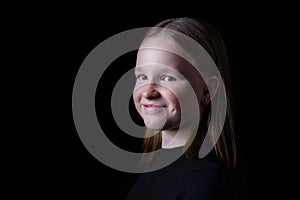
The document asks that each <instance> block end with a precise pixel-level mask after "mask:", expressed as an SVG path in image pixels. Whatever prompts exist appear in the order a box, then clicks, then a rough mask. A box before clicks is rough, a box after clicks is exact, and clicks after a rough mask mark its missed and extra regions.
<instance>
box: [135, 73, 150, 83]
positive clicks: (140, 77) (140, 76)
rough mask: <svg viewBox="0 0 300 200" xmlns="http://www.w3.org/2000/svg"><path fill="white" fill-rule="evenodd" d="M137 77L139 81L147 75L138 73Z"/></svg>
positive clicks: (145, 78) (143, 79)
mask: <svg viewBox="0 0 300 200" xmlns="http://www.w3.org/2000/svg"><path fill="white" fill-rule="evenodd" d="M137 78H138V79H139V80H141V81H145V80H147V79H148V77H147V76H146V75H144V74H141V75H138V76H137Z"/></svg>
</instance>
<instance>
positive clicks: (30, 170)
mask: <svg viewBox="0 0 300 200" xmlns="http://www.w3.org/2000/svg"><path fill="white" fill-rule="evenodd" d="M274 6H275V5H270V6H269V5H266V6H262V5H260V4H259V3H252V4H251V3H245V4H241V3H240V4H229V3H224V2H223V3H217V2H213V1H212V2H209V3H208V2H207V1H178V0H176V1H175V0H173V1H164V2H162V1H151V2H137V3H129V2H123V3H119V2H110V3H99V4H98V5H89V4H88V3H85V4H83V3H72V4H59V3H52V4H50V3H49V4H41V5H36V4H26V5H25V4H24V5H18V6H14V5H13V6H11V8H12V9H11V10H12V12H10V14H9V15H7V16H6V18H9V19H10V21H9V22H8V23H7V25H8V28H7V29H6V30H13V31H12V34H11V35H10V36H12V37H13V39H12V40H9V42H12V41H14V42H15V43H11V45H10V51H9V52H12V53H14V52H16V50H17V51H18V52H19V53H21V56H19V57H18V58H17V59H16V58H15V57H14V59H11V60H10V62H15V61H16V60H17V61H21V62H24V61H28V63H29V64H28V66H26V67H25V66H24V64H23V65H18V66H19V67H20V68H21V72H23V71H25V70H24V69H26V72H27V73H28V72H29V75H30V76H26V77H25V76H24V74H22V73H19V74H21V76H22V75H23V77H22V78H24V77H25V79H26V80H25V81H24V82H22V83H21V84H19V85H18V90H17V91H18V93H17V94H18V98H17V99H18V100H19V101H20V100H21V101H22V102H24V103H26V104H25V105H24V106H22V107H24V108H25V109H26V112H19V113H20V114H19V116H18V117H19V118H20V119H21V120H22V121H24V122H25V123H24V124H25V125H24V126H21V125H18V126H19V127H16V128H21V129H24V128H26V127H27V126H28V125H32V127H33V128H30V129H29V131H25V133H27V132H28V133H37V135H36V134H32V135H34V136H33V138H32V137H31V134H21V135H22V136H21V137H22V138H23V137H24V138H26V139H28V138H30V139H29V140H30V142H27V143H25V142H23V140H22V139H20V140H18V141H20V147H21V146H22V147H23V146H25V148H22V149H21V156H17V157H16V156H12V157H10V160H16V161H17V164H16V165H14V166H16V167H17V168H16V169H14V171H13V173H12V174H11V175H12V176H13V177H14V178H10V180H9V181H11V182H9V183H10V184H8V185H9V186H13V187H12V188H14V187H15V188H18V191H21V192H20V193H22V194H28V195H33V196H38V197H39V196H40V195H42V196H47V197H48V196H52V197H67V198H68V197H70V198H73V197H83V198H88V197H91V196H93V198H96V199H123V198H124V196H125V195H126V192H127V191H128V190H129V188H130V187H131V184H132V183H133V181H134V180H135V178H136V175H135V174H129V173H124V172H119V171H116V170H114V169H111V168H109V167H107V166H105V165H104V164H102V163H100V162H99V161H98V160H97V159H95V158H94V157H93V156H92V155H91V154H90V153H89V152H88V151H87V150H86V148H85V147H84V145H83V144H82V142H81V140H80V138H79V136H78V134H77V131H76V128H75V125H74V122H73V116H72V105H71V104H72V90H73V84H74V80H75V77H76V74H77V71H78V69H79V67H80V65H81V64H82V62H83V60H84V59H85V57H86V56H87V55H88V54H89V52H90V51H91V50H92V49H93V48H95V47H96V46H97V45H98V44H99V43H101V42H102V41H103V40H105V39H107V38H108V37H110V36H112V35H114V34H117V33H119V32H121V31H125V30H128V29H132V28H137V27H145V26H153V25H154V24H156V23H157V22H159V21H161V20H163V19H166V18H171V17H181V16H188V17H198V18H201V19H205V20H207V21H209V22H210V23H211V24H212V25H214V26H215V27H216V28H217V29H218V30H219V32H220V33H221V34H222V36H223V38H224V39H225V43H226V45H227V47H228V52H229V56H230V63H231V67H232V74H231V76H232V86H233V103H234V104H233V110H234V119H235V128H236V135H237V142H238V151H239V154H238V155H239V161H240V164H239V168H238V170H237V172H236V175H235V179H236V181H235V191H236V199H252V198H253V199H257V198H261V197H263V198H265V197H269V195H272V194H276V193H277V192H278V191H280V190H281V189H282V187H281V186H278V185H281V184H280V183H281V182H280V181H279V178H282V177H283V176H282V175H281V174H280V173H275V175H276V180H277V182H279V183H278V184H277V182H276V181H275V182H272V181H271V180H272V178H271V177H273V176H274V174H273V172H270V170H271V171H272V169H273V168H274V167H282V168H281V169H283V167H285V165H284V163H286V162H285V161H284V162H282V160H279V161H280V162H278V158H282V156H283V153H282V151H281V149H278V148H276V147H277V144H276V142H277V141H278V140H281V137H280V134H278V132H281V131H282V130H281V128H280V126H279V124H280V123H282V122H280V123H278V119H279V120H282V119H281V118H280V117H279V118H278V119H277V116H280V115H279V112H277V111H278V110H279V111H280V110H282V109H275V108H276V107H275V106H274V107H273V105H274V104H275V105H281V102H280V101H279V102H278V101H277V99H278V97H277V92H276V91H282V90H284V89H286V88H285V87H283V86H281V85H280V84H278V82H279V80H281V81H282V77H281V79H277V78H278V75H280V74H281V72H282V71H281V70H278V68H276V67H275V66H278V65H279V64H280V62H281V61H280V59H279V58H280V57H281V56H283V53H282V49H281V50H280V51H279V50H278V51H277V49H278V48H279V46H278V45H280V44H282V43H283V41H285V40H282V38H283V36H282V35H281V33H282V32H284V31H281V32H280V30H281V28H280V27H282V26H283V25H282V24H284V23H286V22H287V21H286V20H283V18H281V14H280V13H281V12H282V11H284V10H285V8H284V7H282V5H280V6H279V5H276V7H274ZM12 16H15V17H12ZM287 18H288V17H287ZM284 38H286V37H284ZM275 41H276V42H275ZM29 50H30V51H29ZM32 50H33V51H32ZM132 57H133V55H129V57H126V58H121V59H119V62H123V61H124V59H125V61H126V62H127V61H128V62H129V63H130V62H132ZM122 59H123V60H122ZM127 59H128V60H127ZM116 65H118V63H116ZM110 70H111V71H109V70H108V72H107V73H106V76H105V77H104V78H103V80H101V81H104V82H105V81H110V79H111V76H112V75H113V77H114V78H112V80H116V79H117V78H118V76H120V75H122V71H114V70H112V69H110ZM29 77H30V78H29ZM20 80H23V79H21V78H20ZM101 81H100V84H99V86H98V94H97V96H96V100H97V102H96V107H98V108H99V109H101V107H104V109H106V110H105V111H102V112H107V113H106V114H109V110H107V108H109V106H103V105H107V104H108V103H109V98H108V97H105V98H103V99H102V95H104V94H107V93H109V90H110V89H111V88H112V87H113V85H109V84H107V87H103V84H102V85H101ZM27 83H28V85H27ZM105 86H106V85H105ZM274 86H275V87H274ZM28 88H30V89H33V92H30V93H29V90H28ZM101 92H104V93H101ZM105 92H106V93H105ZM29 97H31V98H29ZM28 99H29V100H28ZM16 105H17V104H16ZM31 105H32V106H31ZM109 105H110V104H109ZM20 110H21V109H20ZM33 111H37V112H33ZM99 112H100V111H99ZM25 113H26V114H25ZM98 114H99V113H98ZM27 116H33V117H27ZM98 116H100V115H98ZM99 118H101V117H99ZM101 120H102V121H101ZM101 120H100V123H102V124H105V126H107V129H111V132H112V133H118V132H119V130H118V128H117V127H114V126H112V125H113V121H111V120H110V119H109V118H103V119H101ZM105 120H107V121H105ZM266 121H271V123H266ZM30 127H31V126H30ZM26 130H27V129H26ZM283 130H285V129H283ZM23 132H24V131H21V133H23ZM108 137H109V138H110V139H111V140H112V141H113V142H114V143H116V144H117V145H120V146H122V147H124V148H128V149H132V150H136V148H137V146H136V145H139V144H140V141H138V140H128V138H126V137H125V136H124V135H120V134H119V135H108ZM31 138H32V139H31ZM124 141H126V142H125V143H124ZM27 149H28V150H29V151H28V152H27ZM15 155H17V154H15ZM18 155H19V154H18ZM285 155H286V154H285ZM17 186H20V187H17ZM276 189H279V190H276ZM13 191H14V190H13ZM10 194H11V195H16V194H17V193H15V192H10Z"/></svg>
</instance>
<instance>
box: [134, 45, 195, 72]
mask: <svg viewBox="0 0 300 200" xmlns="http://www.w3.org/2000/svg"><path fill="white" fill-rule="evenodd" d="M153 63H157V64H160V65H166V66H169V67H171V68H173V69H175V70H177V71H179V72H187V71H190V70H192V68H193V67H192V65H191V64H190V63H189V62H188V61H186V60H185V59H183V58H182V57H180V56H179V55H176V54H174V53H171V52H168V51H165V50H161V49H154V48H146V49H140V50H139V51H138V55H137V62H136V64H137V65H149V64H153Z"/></svg>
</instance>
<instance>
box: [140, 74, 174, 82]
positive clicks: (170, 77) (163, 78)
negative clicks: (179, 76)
mask: <svg viewBox="0 0 300 200" xmlns="http://www.w3.org/2000/svg"><path fill="white" fill-rule="evenodd" d="M144 78H145V79H144ZM137 79H139V80H141V81H145V80H147V79H148V77H147V76H146V75H144V74H140V75H138V76H137ZM161 80H163V81H167V82H171V81H176V78H174V77H173V76H162V77H161Z"/></svg>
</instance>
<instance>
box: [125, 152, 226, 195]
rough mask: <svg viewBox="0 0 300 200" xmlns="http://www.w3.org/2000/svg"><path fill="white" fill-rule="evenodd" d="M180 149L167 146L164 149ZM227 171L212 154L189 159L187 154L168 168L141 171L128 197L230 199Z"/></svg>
mask: <svg viewBox="0 0 300 200" xmlns="http://www.w3.org/2000/svg"><path fill="white" fill-rule="evenodd" d="M178 150H181V147H180V148H174V149H166V150H164V153H171V152H172V151H178ZM231 198H232V193H231V187H230V181H229V178H228V174H227V171H226V169H225V167H224V166H223V165H221V164H220V163H218V162H216V161H214V160H213V159H212V157H211V156H206V157H205V158H202V159H188V158H186V157H185V156H184V155H183V156H181V157H180V158H179V159H177V160H176V161H175V162H173V163H171V164H170V165H168V166H167V167H165V168H162V169H159V170H157V171H152V172H147V173H143V174H141V175H140V177H139V178H138V179H137V181H136V183H135V185H134V186H133V188H132V189H131V191H130V192H129V194H128V196H127V200H148V199H149V200H150V199H151V200H160V199H163V200H175V199H176V200H179V199H182V200H194V199H201V200H216V199H222V200H224V199H231Z"/></svg>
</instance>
